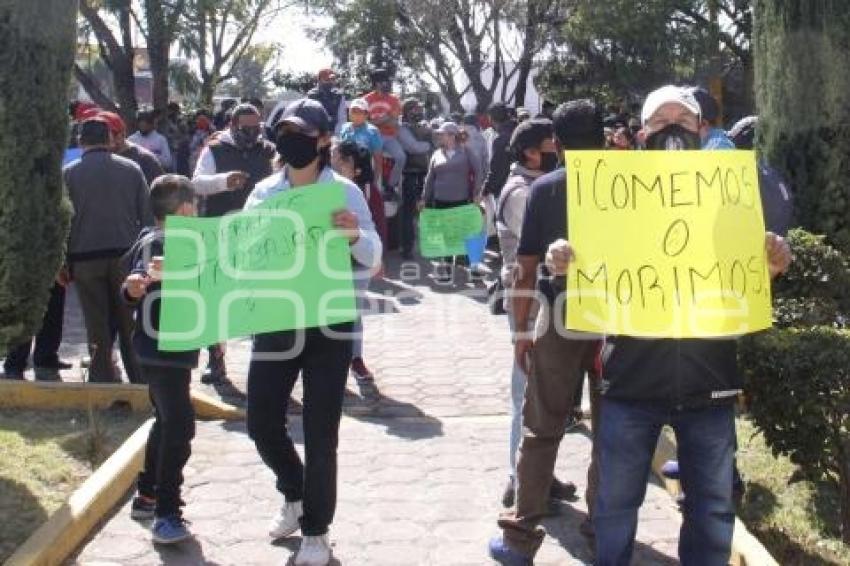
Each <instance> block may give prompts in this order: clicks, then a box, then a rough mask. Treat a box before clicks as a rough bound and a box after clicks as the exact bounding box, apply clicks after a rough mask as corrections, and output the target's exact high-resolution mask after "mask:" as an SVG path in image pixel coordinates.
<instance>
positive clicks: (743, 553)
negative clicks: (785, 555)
mask: <svg viewBox="0 0 850 566" xmlns="http://www.w3.org/2000/svg"><path fill="white" fill-rule="evenodd" d="M675 459H676V443H675V442H673V440H671V439H670V437H668V436H667V435H666V434H665V433H664V431H662V433H661V434H660V435H659V436H658V445H657V446H656V448H655V456H653V458H652V471H653V472H654V473H655V475H656V476H657V477H658V479H659V480H661V482H662V483H663V484H664V487H665V488H666V489H667V492H668V493H670V495H671V496H673V497H676V496H678V495H679V494H680V493H681V488H680V487H679V482H678V481H676V480H670V479H667V478H665V477H664V476H663V475H662V474H661V466H663V465H664V462H666V461H667V460H675ZM730 564H733V565H734V566H779V563H778V562H777V561H776V560H775V559H774V558H773V556H771V555H770V552H768V551H767V549H766V548H765V547H764V545H762V543H761V542H760V541H759V540H758V539H757V538H756V537H754V536H753V535H752V533H750V531H748V530H747V527H746V526H745V525H744V523H743V522H742V521H741V520H740V519H738V518H737V517H735V532H734V533H733V535H732V558H731V560H730Z"/></svg>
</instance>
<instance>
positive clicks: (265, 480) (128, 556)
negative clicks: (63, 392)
mask: <svg viewBox="0 0 850 566" xmlns="http://www.w3.org/2000/svg"><path fill="white" fill-rule="evenodd" d="M429 272H430V266H429V265H428V264H426V263H414V262H410V263H407V264H404V266H399V265H397V264H393V263H391V264H390V266H389V267H388V270H387V277H386V278H385V279H384V280H380V281H376V282H373V284H372V286H371V289H370V291H371V295H372V297H373V299H374V300H373V305H372V306H373V308H374V311H375V312H374V313H373V314H372V315H370V316H368V317H366V320H365V326H366V336H365V353H366V355H365V358H366V362H367V364H368V365H369V367H370V368H371V369H372V371H373V372H374V373H375V375H376V379H377V383H378V386H379V388H380V390H381V393H382V395H383V398H382V399H381V401H380V402H379V403H377V404H367V403H365V402H363V401H362V400H361V399H360V398H359V396H358V395H357V394H356V393H355V391H356V387H355V386H354V384H353V381H352V383H351V385H350V387H349V389H350V391H349V395H347V397H346V415H347V416H346V418H344V420H343V424H342V432H341V441H340V473H339V486H340V492H339V507H338V510H337V516H336V520H335V523H334V525H333V527H332V531H331V536H332V540H333V543H334V556H335V557H336V560H337V562H336V563H337V564H345V565H360V564H362V565H382V564H387V565H399V566H402V565H438V564H439V565H462V564H470V565H473V564H474V565H481V564H489V563H490V561H489V559H488V558H487V554H486V544H487V540H488V539H489V537H490V536H492V535H494V534H497V533H498V528H497V527H496V518H497V517H498V514H499V512H500V510H501V509H500V506H499V504H498V499H499V497H500V495H501V491H502V488H503V486H504V482H505V480H506V476H507V471H506V468H507V436H508V424H509V418H508V416H507V415H508V411H509V409H508V407H509V404H508V398H509V391H508V381H509V370H510V363H511V349H510V346H509V336H508V331H507V320H506V319H505V317H496V316H492V315H490V314H489V313H488V311H487V308H486V305H485V304H484V302H485V296H486V292H485V287H484V285H483V284H481V283H478V284H472V283H470V282H469V281H468V280H467V277H466V272H465V271H463V272H461V274H459V275H460V277H459V278H458V279H459V280H458V281H457V282H456V283H455V284H452V285H446V286H442V285H439V284H437V283H436V282H434V280H433V279H432V278H431V277H430V276H429ZM80 318H81V317H80V314H79V309H78V307H77V306H76V302H75V300H73V298H71V300H69V301H68V317H67V319H66V326H67V329H66V335H65V337H66V344H64V345H63V351H62V353H63V355H65V356H68V357H70V358H72V359H73V358H77V357H79V356H80V355H82V353H83V351H84V342H85V340H84V332H83V330H82V325H81V323H80ZM249 354H250V342H249V341H248V340H233V341H230V342H229V344H228V368H229V373H230V376H231V379H232V380H233V383H234V385H235V389H236V390H237V391H236V392H234V391H230V392H225V393H227V395H225V398H226V399H227V400H228V401H231V402H234V403H238V402H240V398H239V395H238V392H239V391H244V386H245V376H246V373H247V365H248V358H249ZM79 373H80V372H79V370H78V369H75V370H69V371H68V372H63V378H65V379H66V380H71V379H79ZM194 386H195V387H198V388H202V389H204V390H209V392H211V393H215V391H214V390H213V389H212V388H211V387H209V386H205V385H201V384H200V382H199V381H198V380H197V379H196V384H195V385H194ZM233 393H236V394H235V395H234V394H233ZM293 396H294V397H295V398H296V399H300V396H301V394H300V391H296V392H295V393H294V394H293ZM585 398H586V397H585ZM292 422H293V429H294V432H295V434H300V432H299V430H300V421H299V420H298V419H297V418H296V419H293V421H292ZM581 431H582V429H578V432H574V433H571V434H568V435H567V436H566V437H565V439H564V441H563V443H562V448H561V451H560V457H559V462H558V470H557V474H558V476H559V477H560V478H562V479H565V480H571V481H573V482H575V483H576V484H577V485H578V486H579V487H580V490H579V493H583V486H584V484H585V473H586V467H587V463H588V459H589V453H590V443H589V441H588V439H587V436H586V431H584V432H583V433H582V432H581ZM185 476H186V490H185V494H184V495H185V499H186V501H187V507H186V510H185V513H186V517H187V518H188V519H189V520H190V521H192V526H191V528H192V530H193V531H194V532H195V533H196V535H197V537H196V541H194V542H191V543H188V544H184V545H182V546H180V547H179V548H176V549H168V548H154V547H153V546H152V545H151V543H150V540H149V539H150V535H149V532H148V531H147V530H146V528H145V526H144V525H140V524H137V523H135V522H133V521H131V520H130V519H129V506H128V504H125V505H124V506H123V508H121V509H119V510H117V511H116V514H115V515H114V516H113V517H112V518H111V519H110V520H109V521H108V522H107V523H106V524H105V526H104V527H103V528H102V530H101V531H100V532H99V533H97V534H96V536H95V537H94V538H93V540H91V541H90V542H89V543H88V544H87V545H86V546H85V547H84V548H83V550H82V551H81V553H80V555H79V557H78V558H77V560H76V563H79V564H90V565H102V566H105V565H107V564H122V565H126V566H134V565H142V564H162V563H165V564H175V565H183V564H187V565H188V564H222V565H242V564H284V563H286V561H287V560H288V559H289V557H290V555H291V553H292V551H294V550H297V548H298V539H297V538H293V539H289V540H285V541H282V542H278V543H275V544H272V543H271V542H270V541H269V540H268V539H267V537H266V523H267V522H268V519H269V518H270V517H271V516H272V515H273V514H274V512H275V510H276V508H277V506H278V505H280V503H281V500H280V497H279V496H278V495H277V493H276V492H275V490H274V482H273V479H272V475H271V473H270V472H269V471H268V470H267V469H266V468H265V466H264V465H263V464H262V462H261V461H260V459H259V457H258V456H257V454H256V451H255V450H254V447H253V444H252V443H251V441H250V439H248V438H247V436H246V435H245V429H244V425H243V424H242V423H229V424H223V423H219V422H208V423H199V427H198V434H197V436H196V439H195V441H194V443H193V455H192V459H191V460H190V462H189V466H188V468H187V470H186V474H185ZM585 512H586V508H585V505H584V502H583V501H582V500H578V501H576V502H575V503H572V504H564V505H562V506H561V507H560V509H559V513H558V515H557V516H555V517H553V518H551V519H550V520H548V521H547V522H546V524H545V526H546V528H547V530H548V532H549V534H550V536H548V537H547V538H546V542H545V544H544V546H543V548H542V549H541V552H540V553H539V555H538V559H537V560H536V561H535V564H538V565H559V566H560V565H568V564H584V563H588V562H589V561H590V560H591V554H590V548H589V547H588V545H587V543H586V541H585V539H584V538H583V537H582V536H581V535H580V534H579V531H578V525H579V524H580V522H581V521H582V520H583V518H584V517H585ZM679 521H680V519H679V514H678V512H677V510H676V508H675V505H674V503H673V502H672V501H671V499H670V497H669V496H668V495H667V493H666V492H664V490H663V489H662V488H660V487H658V486H655V485H650V486H649V491H648V493H647V502H646V504H645V505H644V507H643V509H642V512H641V522H640V528H639V532H638V539H639V541H640V544H639V545H638V546H637V549H636V563H638V564H670V563H672V564H675V563H676V561H675V560H674V559H672V558H671V557H672V556H675V554H676V552H675V541H676V538H677V535H678V528H679Z"/></svg>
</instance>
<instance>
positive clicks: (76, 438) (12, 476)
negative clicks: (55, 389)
mask: <svg viewBox="0 0 850 566" xmlns="http://www.w3.org/2000/svg"><path fill="white" fill-rule="evenodd" d="M145 418H146V416H145V415H143V414H141V413H133V412H131V411H129V410H108V411H90V412H86V411H35V410H5V409H4V410H3V411H2V413H0V525H2V528H0V563H2V562H3V561H5V559H6V558H8V557H9V556H10V555H11V554H12V553H13V552H14V551H15V549H16V548H17V547H18V546H19V545H20V544H21V543H23V542H24V541H25V540H26V539H27V537H29V535H30V534H32V532H33V531H35V530H36V529H37V528H38V527H39V526H40V525H41V524H42V523H43V522H44V521H45V520H46V519H47V518H48V517H49V516H50V514H51V513H53V512H54V511H55V510H56V509H58V508H59V507H60V506H61V505H62V504H63V503H64V502H65V501H66V500H67V499H68V497H69V496H70V495H71V493H72V492H73V491H74V490H75V489H76V488H77V487H79V486H80V484H82V483H83V482H84V481H85V480H86V478H88V477H89V476H90V475H91V473H92V471H93V470H94V469H96V468H97V467H98V466H99V465H100V464H101V463H102V462H103V461H104V460H106V458H108V457H109V456H110V455H111V454H112V452H114V451H115V450H116V449H117V448H118V447H119V446H120V445H121V443H123V442H124V440H126V439H127V437H128V436H130V434H132V432H133V431H134V430H135V429H136V428H138V427H139V426H140V425H141V423H142V422H143V421H144V420H145Z"/></svg>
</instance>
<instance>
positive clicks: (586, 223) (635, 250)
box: [566, 151, 771, 338]
mask: <svg viewBox="0 0 850 566" xmlns="http://www.w3.org/2000/svg"><path fill="white" fill-rule="evenodd" d="M566 164H567V168H566V169H567V218H568V222H567V224H568V234H569V240H570V242H571V243H572V245H573V248H574V249H575V260H574V262H573V263H572V264H571V265H570V269H569V272H568V274H567V308H566V311H567V328H570V329H573V330H582V331H588V332H602V333H608V334H619V335H630V336H645V337H670V338H684V337H712V336H732V335H739V334H745V333H749V332H755V331H757V330H761V329H764V328H767V327H769V326H770V324H771V310H770V309H771V301H770V280H769V276H768V272H767V265H766V259H765V249H764V240H765V229H764V220H763V218H762V207H761V198H760V196H759V187H758V170H757V168H756V163H755V158H754V156H753V153H752V152H747V151H569V152H567V153H566Z"/></svg>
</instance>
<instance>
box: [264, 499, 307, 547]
mask: <svg viewBox="0 0 850 566" xmlns="http://www.w3.org/2000/svg"><path fill="white" fill-rule="evenodd" d="M303 514H304V511H303V508H302V504H301V502H300V501H295V502H293V503H290V502H288V501H287V502H286V503H284V504H283V507H281V508H280V511H278V512H277V515H275V516H274V519H272V521H271V523H269V536H270V537H272V538H273V539H275V540H277V539H279V538H284V537H288V536H289V535H291V534H292V533H294V532H295V531H297V530H298V529H300V528H301V524H300V523H299V522H298V519H300V518H301V516H302V515H303Z"/></svg>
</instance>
